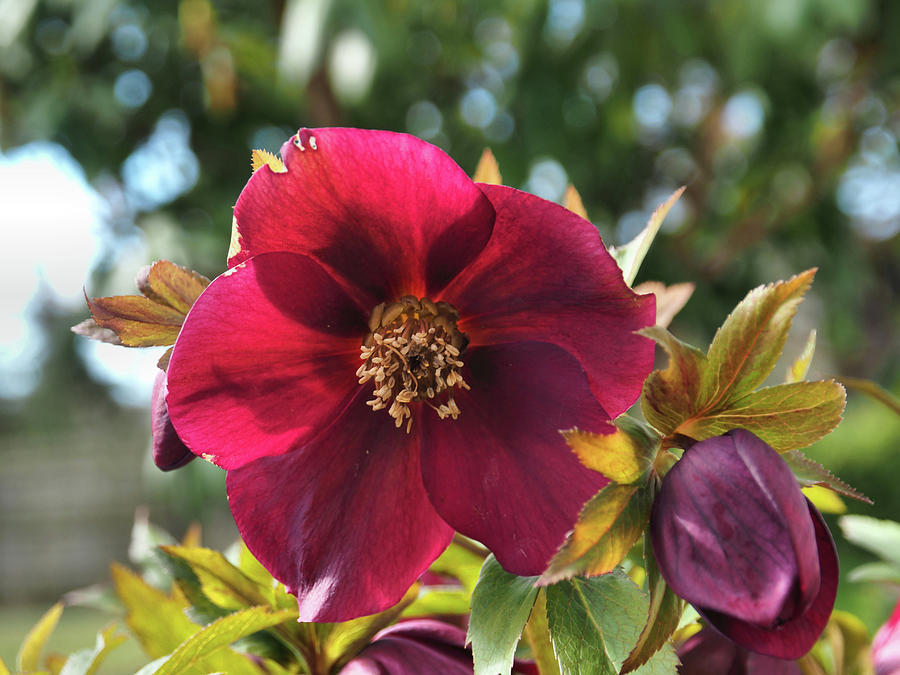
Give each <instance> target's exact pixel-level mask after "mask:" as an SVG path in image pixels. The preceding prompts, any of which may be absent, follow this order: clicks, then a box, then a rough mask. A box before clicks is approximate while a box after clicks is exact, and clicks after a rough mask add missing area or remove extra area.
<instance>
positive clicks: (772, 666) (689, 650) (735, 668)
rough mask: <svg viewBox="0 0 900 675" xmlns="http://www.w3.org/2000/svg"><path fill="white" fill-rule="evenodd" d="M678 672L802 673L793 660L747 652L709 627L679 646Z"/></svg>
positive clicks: (697, 674) (733, 674)
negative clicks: (679, 662)
mask: <svg viewBox="0 0 900 675" xmlns="http://www.w3.org/2000/svg"><path fill="white" fill-rule="evenodd" d="M678 659H679V660H680V661H681V665H680V666H679V667H678V672H679V673H680V674H681V675H801V673H802V671H801V670H800V667H799V666H798V665H797V663H796V662H795V661H786V660H783V659H776V658H773V657H771V656H764V655H762V654H756V653H754V652H749V651H747V650H746V649H744V648H742V647H739V646H738V645H736V644H735V643H734V642H732V641H731V640H729V639H728V638H726V637H724V636H723V635H721V634H720V633H719V632H718V631H716V630H713V629H712V628H704V629H703V630H701V631H700V632H699V633H696V634H694V635H692V636H691V637H690V638H688V640H687V641H686V642H685V643H684V644H683V645H681V647H679V648H678Z"/></svg>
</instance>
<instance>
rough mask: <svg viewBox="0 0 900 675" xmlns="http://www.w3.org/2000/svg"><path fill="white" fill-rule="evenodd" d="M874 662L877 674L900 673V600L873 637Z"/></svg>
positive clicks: (895, 674) (892, 674) (893, 674)
mask: <svg viewBox="0 0 900 675" xmlns="http://www.w3.org/2000/svg"><path fill="white" fill-rule="evenodd" d="M872 662H873V663H874V664H875V675H897V673H900V602H898V603H897V606H896V607H894V611H893V613H892V614H891V617H890V618H889V619H888V620H887V622H886V623H885V624H884V625H883V626H882V627H881V628H879V629H878V632H877V633H875V637H874V638H873V639H872Z"/></svg>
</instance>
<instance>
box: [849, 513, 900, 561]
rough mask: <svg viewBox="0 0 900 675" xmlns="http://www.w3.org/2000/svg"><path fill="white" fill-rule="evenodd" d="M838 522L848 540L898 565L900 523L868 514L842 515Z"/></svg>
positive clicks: (899, 557)
mask: <svg viewBox="0 0 900 675" xmlns="http://www.w3.org/2000/svg"><path fill="white" fill-rule="evenodd" d="M838 523H839V524H840V526H841V531H842V532H843V533H844V536H845V537H846V538H847V539H848V540H849V541H851V542H853V543H854V544H856V545H857V546H860V547H862V548H864V549H866V550H868V551H871V552H872V553H874V554H875V555H877V556H879V557H880V558H882V559H884V560H886V561H888V562H890V563H893V564H895V565H900V523H896V522H894V521H893V520H879V519H878V518H870V517H869V516H842V517H841V518H840V519H839V520H838Z"/></svg>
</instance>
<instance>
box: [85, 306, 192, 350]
mask: <svg viewBox="0 0 900 675" xmlns="http://www.w3.org/2000/svg"><path fill="white" fill-rule="evenodd" d="M88 307H89V308H90V310H91V315H92V316H93V317H94V321H95V322H96V323H97V325H99V326H100V327H102V328H109V329H110V330H112V331H114V332H115V333H116V335H118V336H119V339H120V340H121V341H122V344H123V345H125V346H126V347H155V346H158V345H171V344H174V343H175V338H177V337H178V331H180V330H181V324H182V323H183V322H184V314H183V313H181V312H179V311H178V310H177V309H173V308H171V307H167V306H165V305H160V304H158V303H156V302H154V301H153V300H150V299H149V298H142V297H141V296H139V295H119V296H116V297H111V298H94V299H93V300H89V301H88Z"/></svg>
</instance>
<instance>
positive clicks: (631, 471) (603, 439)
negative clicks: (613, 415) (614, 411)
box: [562, 416, 659, 484]
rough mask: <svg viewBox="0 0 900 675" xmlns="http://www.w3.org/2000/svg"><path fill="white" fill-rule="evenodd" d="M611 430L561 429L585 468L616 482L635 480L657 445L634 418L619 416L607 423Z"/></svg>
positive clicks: (623, 482) (638, 477) (644, 468)
mask: <svg viewBox="0 0 900 675" xmlns="http://www.w3.org/2000/svg"><path fill="white" fill-rule="evenodd" d="M610 426H611V427H612V428H613V429H614V431H613V433H610V434H595V433H591V432H589V431H581V430H579V429H570V430H568V431H563V432H562V434H563V436H564V437H565V439H566V443H568V444H569V447H570V448H572V450H574V451H575V454H576V455H578V459H580V460H581V463H582V464H584V465H585V466H586V467H587V468H589V469H591V470H593V471H598V472H600V473H602V474H603V475H604V476H606V477H607V478H609V479H610V480H611V481H614V482H616V483H622V484H628V483H634V482H636V481H637V480H639V479H640V477H641V476H643V475H644V473H645V472H646V471H647V470H648V469H649V468H650V465H651V464H652V463H653V459H654V457H655V456H656V450H657V448H658V447H659V437H657V436H654V435H652V433H650V432H649V431H648V430H646V429H644V428H643V427H642V426H640V425H639V424H638V423H637V421H636V420H632V419H631V418H628V417H626V416H622V417H620V418H619V419H617V420H616V421H615V426H613V425H610Z"/></svg>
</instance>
